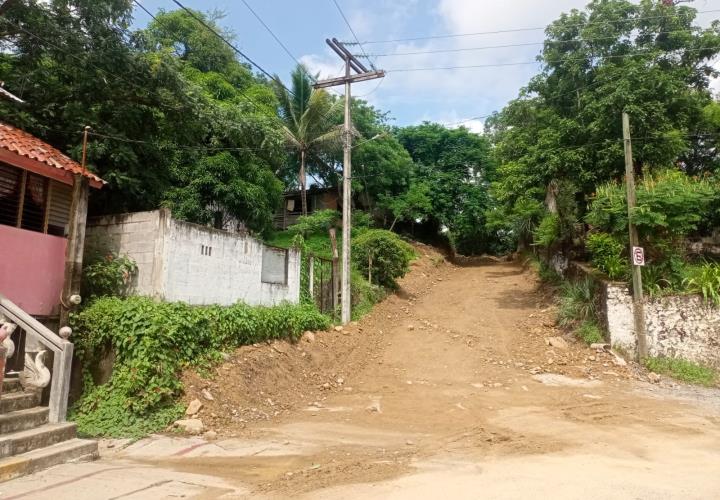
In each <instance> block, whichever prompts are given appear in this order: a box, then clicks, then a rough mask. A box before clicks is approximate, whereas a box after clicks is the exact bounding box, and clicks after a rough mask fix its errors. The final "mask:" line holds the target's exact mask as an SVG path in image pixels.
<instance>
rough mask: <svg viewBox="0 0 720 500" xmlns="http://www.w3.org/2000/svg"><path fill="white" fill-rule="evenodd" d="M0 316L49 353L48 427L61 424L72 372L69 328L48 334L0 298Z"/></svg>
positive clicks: (11, 303)
mask: <svg viewBox="0 0 720 500" xmlns="http://www.w3.org/2000/svg"><path fill="white" fill-rule="evenodd" d="M0 314H2V315H4V316H5V317H6V318H7V319H8V320H9V321H11V322H13V323H15V324H16V325H18V326H19V327H20V328H22V329H23V330H25V333H26V335H29V336H32V337H33V338H34V339H35V340H37V341H38V342H39V343H40V344H42V345H43V346H44V347H46V348H47V349H49V350H50V351H52V353H53V369H52V379H51V381H50V402H49V404H48V407H49V416H48V419H49V421H50V423H59V422H64V421H65V419H66V417H67V405H68V395H69V393H70V372H71V370H72V357H73V344H72V342H70V341H69V340H68V339H69V338H70V335H71V334H72V330H71V329H70V328H69V327H63V328H61V329H60V334H59V335H58V334H56V333H54V332H52V331H51V330H50V329H49V328H47V327H46V326H45V325H43V324H42V323H40V322H39V321H38V320H36V319H35V318H33V317H32V316H30V315H29V314H28V313H26V312H25V311H23V310H22V309H20V307H19V306H17V305H16V304H14V303H13V302H11V301H10V300H9V299H8V298H6V297H5V296H3V295H2V294H0Z"/></svg>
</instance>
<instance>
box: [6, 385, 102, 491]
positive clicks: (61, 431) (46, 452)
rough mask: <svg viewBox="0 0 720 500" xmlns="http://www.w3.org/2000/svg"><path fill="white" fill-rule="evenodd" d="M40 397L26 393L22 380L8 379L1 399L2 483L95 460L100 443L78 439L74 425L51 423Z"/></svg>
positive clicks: (37, 394) (33, 393) (47, 410)
mask: <svg viewBox="0 0 720 500" xmlns="http://www.w3.org/2000/svg"><path fill="white" fill-rule="evenodd" d="M39 405H40V394H39V393H35V392H23V390H22V388H21V387H20V383H19V381H18V379H13V378H6V379H5V380H4V381H3V388H2V395H1V396H0V482H2V481H7V480H9V479H13V478H16V477H19V476H24V475H26V474H31V473H33V472H36V471H38V470H41V469H46V468H48V467H52V466H53V465H58V464H61V463H65V462H68V461H74V460H93V459H95V458H97V456H98V445H97V442H96V441H91V440H87V439H78V438H77V433H76V426H75V424H74V423H71V422H62V423H57V424H50V423H48V418H49V409H48V408H47V407H43V406H39Z"/></svg>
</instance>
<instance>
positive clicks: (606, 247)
mask: <svg viewBox="0 0 720 500" xmlns="http://www.w3.org/2000/svg"><path fill="white" fill-rule="evenodd" d="M585 245H586V246H587V249H588V251H589V252H590V255H591V263H592V265H593V266H595V268H597V269H599V270H600V271H602V272H604V273H605V274H607V276H608V278H610V279H612V280H619V279H624V278H627V276H628V273H629V269H628V265H627V263H626V262H625V260H624V259H623V256H622V253H623V250H624V246H623V244H622V243H621V242H620V241H618V240H617V239H616V238H614V237H613V236H611V235H609V234H607V233H593V234H591V235H590V236H588V238H587V241H586V242H585Z"/></svg>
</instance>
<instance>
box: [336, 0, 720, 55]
mask: <svg viewBox="0 0 720 500" xmlns="http://www.w3.org/2000/svg"><path fill="white" fill-rule="evenodd" d="M333 1H334V0H333ZM716 12H720V9H710V10H696V11H695V13H696V14H709V13H716ZM673 17H678V15H677V14H671V15H660V16H640V17H636V18H633V19H627V20H619V21H616V22H617V23H626V22H635V21H645V20H650V19H666V18H673ZM609 24H610V22H609V21H602V22H596V23H592V22H590V23H577V24H569V25H566V26H564V28H582V27H589V26H603V25H609ZM545 29H547V26H538V27H532V28H511V29H503V30H494V31H476V32H472V33H448V34H443V35H429V36H417V37H411V38H395V39H391V40H365V41H363V42H362V43H360V41H359V40H357V41H356V42H343V43H345V44H346V45H361V46H362V45H372V44H382V43H399V42H416V41H420V40H436V39H444V38H461V37H468V36H481V35H498V34H502V33H520V32H524V31H544V30H545Z"/></svg>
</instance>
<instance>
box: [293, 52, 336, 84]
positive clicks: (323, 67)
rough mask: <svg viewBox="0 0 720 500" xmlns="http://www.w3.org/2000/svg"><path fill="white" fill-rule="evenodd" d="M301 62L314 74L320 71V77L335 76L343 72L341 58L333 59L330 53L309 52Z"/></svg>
mask: <svg viewBox="0 0 720 500" xmlns="http://www.w3.org/2000/svg"><path fill="white" fill-rule="evenodd" d="M300 62H301V63H303V64H304V65H305V67H306V68H307V71H309V72H310V73H311V74H312V75H313V76H315V74H317V73H320V78H321V79H322V78H334V77H337V76H340V75H341V74H342V68H341V67H340V62H339V59H338V58H337V57H336V58H335V59H333V58H332V57H330V55H329V54H323V55H317V54H309V55H305V56H302V57H301V58H300Z"/></svg>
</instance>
